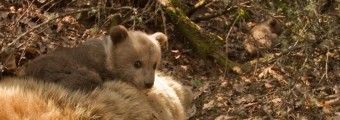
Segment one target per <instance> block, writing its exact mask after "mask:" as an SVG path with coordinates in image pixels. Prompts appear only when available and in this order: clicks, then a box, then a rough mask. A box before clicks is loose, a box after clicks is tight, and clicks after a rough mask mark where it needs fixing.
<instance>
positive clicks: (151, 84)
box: [144, 80, 153, 89]
mask: <svg viewBox="0 0 340 120" xmlns="http://www.w3.org/2000/svg"><path fill="white" fill-rule="evenodd" d="M144 86H145V88H148V89H149V88H151V87H152V86H153V80H149V81H146V82H145V83H144Z"/></svg>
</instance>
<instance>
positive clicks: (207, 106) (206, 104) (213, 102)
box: [202, 100, 215, 110]
mask: <svg viewBox="0 0 340 120" xmlns="http://www.w3.org/2000/svg"><path fill="white" fill-rule="evenodd" d="M214 106H215V100H211V101H210V102H208V103H205V104H204V105H203V108H202V109H203V110H210V109H211V108H213V107H214Z"/></svg>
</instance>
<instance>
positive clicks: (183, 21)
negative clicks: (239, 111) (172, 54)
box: [158, 0, 245, 73]
mask: <svg viewBox="0 0 340 120" xmlns="http://www.w3.org/2000/svg"><path fill="white" fill-rule="evenodd" d="M158 1H159V3H160V4H161V5H162V6H163V8H164V10H165V14H166V15H167V16H168V17H169V18H170V20H171V22H172V23H173V24H174V26H175V27H176V30H178V31H179V32H180V33H181V34H182V35H183V36H184V37H185V38H186V39H187V40H188V41H189V43H190V44H191V46H192V48H194V50H195V51H196V52H197V53H198V54H199V55H201V56H209V57H212V58H213V59H214V60H216V61H218V63H220V64H222V65H224V66H225V67H226V68H227V69H229V70H234V71H235V72H237V73H242V72H244V71H245V67H244V66H241V65H240V64H238V63H236V62H234V61H231V60H229V59H228V58H227V56H226V54H225V53H224V52H223V43H224V42H223V38H221V37H220V36H218V35H215V34H212V33H207V32H205V31H202V30H201V28H200V27H199V26H198V25H196V24H195V23H194V22H193V21H191V20H190V19H189V18H188V17H187V16H186V14H185V13H184V12H183V11H182V10H181V9H179V8H177V7H174V6H173V5H172V3H170V2H169V1H168V0H158Z"/></svg>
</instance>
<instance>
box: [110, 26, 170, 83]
mask: <svg viewBox="0 0 340 120" xmlns="http://www.w3.org/2000/svg"><path fill="white" fill-rule="evenodd" d="M104 40H105V41H104V48H105V52H106V55H107V59H106V66H107V68H108V70H109V71H111V72H113V73H114V75H115V76H116V77H119V78H120V79H122V80H124V81H128V82H131V83H133V84H134V85H136V86H137V88H139V89H145V88H151V87H152V86H153V84H154V79H155V70H156V68H157V66H158V64H159V63H160V60H161V45H164V44H165V43H166V42H167V41H168V38H167V36H166V35H164V34H163V33H161V32H156V33H154V34H151V35H148V34H146V33H145V32H141V31H130V30H127V29H126V28H125V27H124V26H122V25H118V26H115V27H113V28H111V29H110V30H109V36H108V37H107V38H105V39H104Z"/></svg>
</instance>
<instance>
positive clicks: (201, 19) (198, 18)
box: [192, 6, 237, 22]
mask: <svg viewBox="0 0 340 120" xmlns="http://www.w3.org/2000/svg"><path fill="white" fill-rule="evenodd" d="M236 9H237V6H234V7H231V8H229V9H225V10H223V11H222V12H218V13H215V14H210V15H207V16H202V17H197V18H193V19H192V21H194V22H200V21H204V20H209V19H212V18H215V17H218V16H221V15H224V14H227V13H229V12H231V11H233V10H236Z"/></svg>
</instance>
